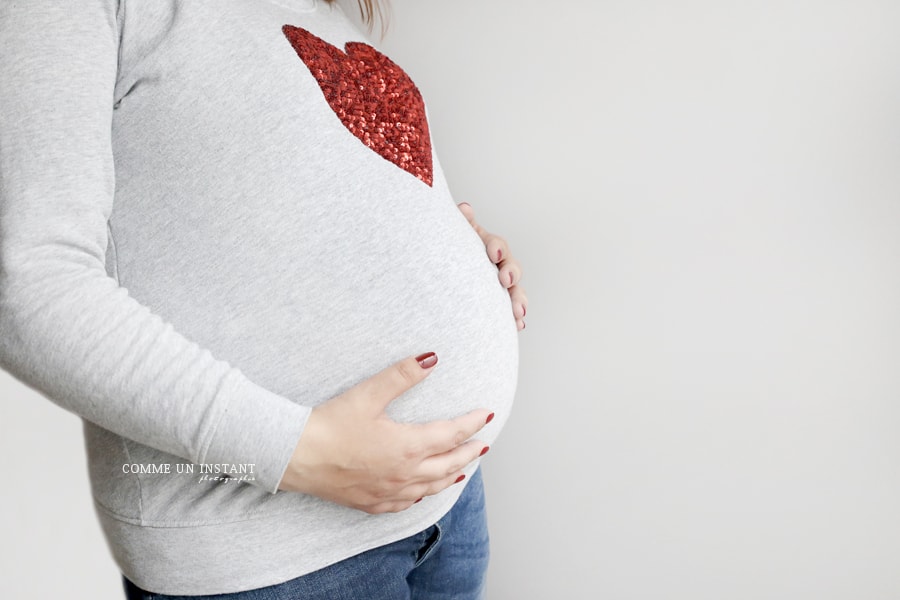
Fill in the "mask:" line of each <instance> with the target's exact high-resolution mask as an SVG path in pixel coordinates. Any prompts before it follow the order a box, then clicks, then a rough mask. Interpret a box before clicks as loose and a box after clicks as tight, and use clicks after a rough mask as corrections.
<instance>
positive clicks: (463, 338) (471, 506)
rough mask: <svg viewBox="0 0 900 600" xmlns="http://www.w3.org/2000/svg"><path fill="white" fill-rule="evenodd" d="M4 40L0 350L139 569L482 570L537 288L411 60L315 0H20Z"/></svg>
mask: <svg viewBox="0 0 900 600" xmlns="http://www.w3.org/2000/svg"><path fill="white" fill-rule="evenodd" d="M364 4H365V5H367V7H368V9H369V11H370V12H371V9H372V6H371V3H369V2H364ZM0 57H2V59H0V327H2V335H0V364H2V366H3V367H4V368H6V369H7V370H8V371H10V372H11V373H12V374H14V375H15V376H16V377H18V378H19V379H20V380H22V381H23V382H25V383H26V384H28V385H30V386H32V387H34V388H36V389H38V390H40V391H41V392H42V393H43V394H45V395H46V396H48V397H49V398H51V399H53V401H54V402H56V403H58V404H59V405H61V406H63V407H64V408H66V409H68V410H70V411H72V412H74V413H76V414H78V415H80V416H81V417H82V418H83V421H84V435H85V441H86V447H87V453H88V464H89V471H90V478H91V486H92V493H93V497H94V500H95V507H96V511H97V515H98V518H99V520H100V523H101V525H102V527H103V531H104V533H105V536H106V539H107V541H108V544H109V547H110V549H111V551H112V554H113V556H114V558H115V560H116V563H117V564H118V566H119V568H120V569H121V570H122V573H123V575H124V584H125V589H126V595H127V597H128V598H145V599H147V598H174V597H182V596H190V597H204V596H211V595H216V596H215V597H216V598H230V599H238V598H241V599H243V598H256V599H263V598H266V599H287V598H298V599H299V598H303V599H306V598H314V599H326V598H327V599H329V600H335V599H344V598H347V599H351V598H352V599H380V598H384V599H400V598H421V599H425V598H428V599H431V598H455V599H467V598H479V597H480V595H481V593H482V592H481V590H482V588H483V578H484V571H485V567H486V561H487V555H488V550H487V532H486V529H485V524H484V506H483V497H482V487H481V478H480V470H479V469H478V463H479V458H480V456H482V455H483V454H484V453H485V452H486V451H487V449H488V447H489V444H490V443H491V442H492V441H493V440H494V439H495V438H496V436H497V434H498V432H499V430H500V428H501V427H502V426H503V424H504V423H505V421H506V419H507V417H508V415H509V411H510V407H511V404H512V401H513V396H514V392H515V384H516V374H517V364H518V363H517V360H518V355H517V340H516V331H517V328H519V329H521V328H522V327H524V322H523V321H522V318H523V317H524V313H525V304H526V299H525V296H524V293H523V292H522V291H521V289H520V288H519V286H518V285H516V284H517V283H518V280H519V278H520V275H521V272H520V269H519V267H518V264H517V263H516V261H515V260H514V259H513V258H512V257H511V256H510V255H509V250H508V248H507V247H506V246H505V244H503V242H502V240H500V239H499V238H496V237H495V236H490V235H489V234H486V233H484V232H483V231H482V230H481V229H480V228H479V227H478V226H477V224H476V223H475V222H474V220H472V215H471V209H470V208H469V207H466V206H461V207H460V208H459V209H458V207H457V205H456V204H455V203H454V201H453V200H452V198H451V196H450V192H449V190H448V187H447V183H446V181H445V179H444V175H443V173H442V172H441V168H440V165H439V163H438V160H437V157H436V155H435V153H434V148H433V146H432V143H431V136H430V132H429V127H428V115H427V111H426V107H425V104H424V102H423V100H422V97H421V95H420V93H419V91H418V89H417V88H416V86H415V84H414V83H413V81H412V80H411V79H410V78H409V76H408V75H407V74H406V73H405V72H404V71H403V70H402V69H401V68H400V67H398V66H397V65H396V64H395V63H393V62H392V61H391V60H390V59H389V58H387V57H386V56H385V55H384V54H382V53H381V52H379V51H378V50H376V49H375V48H374V47H373V46H372V45H371V44H370V43H369V42H367V41H366V40H365V36H364V35H363V34H362V33H361V32H360V31H359V30H358V29H357V28H356V27H355V26H354V25H353V24H352V23H351V21H350V20H348V18H347V17H346V15H345V14H344V12H343V11H342V10H341V9H340V8H339V7H338V6H337V5H335V4H332V3H330V2H327V1H325V0H155V1H153V2H146V1H143V0H81V1H79V2H78V3H74V4H72V3H61V2H57V1H56V0H28V1H27V2H4V3H2V4H0ZM473 143H477V140H473ZM461 211H462V212H461ZM467 217H468V220H467ZM479 236H481V237H479ZM486 248H487V252H485V249H486ZM498 267H499V271H498ZM498 272H499V276H500V280H501V283H498ZM510 299H512V313H511V312H510ZM218 594H223V595H221V596H219V595H218Z"/></svg>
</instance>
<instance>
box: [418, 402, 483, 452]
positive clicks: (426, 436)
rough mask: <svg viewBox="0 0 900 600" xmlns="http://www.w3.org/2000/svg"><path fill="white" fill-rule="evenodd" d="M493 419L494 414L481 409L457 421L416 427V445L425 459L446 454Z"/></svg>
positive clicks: (432, 422) (436, 422)
mask: <svg viewBox="0 0 900 600" xmlns="http://www.w3.org/2000/svg"><path fill="white" fill-rule="evenodd" d="M493 418H494V413H492V412H491V411H489V410H485V409H483V408H479V409H477V410H473V411H472V412H470V413H467V414H465V415H463V416H461V417H457V418H456V419H452V420H447V421H431V422H430V423H423V424H421V425H414V426H413V427H414V434H415V440H416V444H418V446H419V448H420V449H421V452H422V457H423V458H427V457H431V456H434V455H437V454H444V453H445V452H448V451H450V450H453V449H454V448H456V447H458V446H460V445H461V444H463V443H464V442H465V441H466V440H468V439H469V438H471V437H472V436H473V435H475V434H476V433H478V432H479V431H481V429H482V428H483V427H484V426H485V425H487V424H488V423H490V422H491V420H492V419H493Z"/></svg>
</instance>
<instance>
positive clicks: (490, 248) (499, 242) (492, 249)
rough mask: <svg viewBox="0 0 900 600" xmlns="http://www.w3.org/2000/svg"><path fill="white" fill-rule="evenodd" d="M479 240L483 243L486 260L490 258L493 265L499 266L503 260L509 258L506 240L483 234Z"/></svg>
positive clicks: (497, 236) (491, 234)
mask: <svg viewBox="0 0 900 600" xmlns="http://www.w3.org/2000/svg"><path fill="white" fill-rule="evenodd" d="M481 240H482V241H483V242H484V247H485V250H487V255H488V258H490V259H491V262H492V263H494V264H495V265H499V264H500V263H501V262H502V261H503V259H505V258H510V252H509V244H507V243H506V240H505V239H503V238H502V237H500V236H499V235H494V234H493V233H484V234H483V235H482V236H481Z"/></svg>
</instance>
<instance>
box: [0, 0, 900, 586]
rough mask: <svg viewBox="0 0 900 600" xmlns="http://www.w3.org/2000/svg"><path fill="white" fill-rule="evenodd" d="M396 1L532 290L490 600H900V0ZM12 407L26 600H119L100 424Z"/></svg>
mask: <svg viewBox="0 0 900 600" xmlns="http://www.w3.org/2000/svg"><path fill="white" fill-rule="evenodd" d="M393 6H394V11H393V18H392V21H391V30H390V32H389V34H388V36H387V38H386V39H385V40H384V41H383V42H382V44H381V46H382V48H383V49H384V50H385V52H386V53H387V54H388V55H389V56H391V57H392V58H394V59H395V60H396V61H397V62H398V63H400V64H401V65H403V66H404V68H405V69H406V70H407V71H408V72H409V73H410V74H411V75H412V76H413V79H414V80H415V81H416V82H417V83H418V85H419V87H420V88H421V89H422V91H423V93H424V94H425V96H426V99H427V101H428V103H429V110H430V115H431V122H432V126H433V128H434V141H435V144H436V145H437V148H438V150H439V152H440V154H441V157H442V164H443V166H444V169H445V171H446V172H447V175H448V178H449V179H450V181H451V185H452V188H453V190H454V193H455V195H456V197H457V200H459V201H461V200H467V201H469V202H470V203H472V204H473V205H474V206H475V208H476V211H477V214H478V216H479V218H480V220H481V221H482V222H483V223H484V224H485V225H487V226H488V227H489V228H490V229H493V230H495V231H498V232H501V233H503V234H505V235H506V236H507V238H508V239H509V240H510V242H511V243H512V246H513V249H514V251H515V253H516V254H517V255H518V256H519V258H520V259H521V260H522V262H523V263H524V264H525V266H526V269H527V273H526V279H525V284H526V287H527V289H528V292H529V296H530V298H531V306H530V310H529V313H528V328H527V329H526V331H525V332H524V333H523V334H522V336H521V338H520V340H521V353H522V354H521V375H520V382H519V386H520V387H519V394H518V396H517V406H516V409H515V411H514V414H513V418H512V419H511V420H510V422H509V424H508V426H507V428H506V430H505V431H504V433H503V435H502V436H501V438H500V439H499V440H498V443H497V444H496V445H495V446H494V448H493V449H492V451H491V454H490V455H488V456H487V457H486V460H485V475H486V485H487V491H488V495H489V504H490V519H491V531H492V536H493V561H492V567H491V572H490V588H489V592H490V593H489V595H488V598H489V599H490V600H507V599H509V600H532V599H544V598H547V599H554V600H555V599H557V598H565V599H567V600H568V599H581V598H584V599H595V598H596V599H615V600H632V599H635V600H636V599H642V600H643V599H672V600H682V599H683V600H705V599H709V600H721V599H722V598H728V599H729V600H743V599H754V600H756V599H765V600H781V599H784V600H797V599H816V600H831V599H841V600H857V599H866V600H898V599H900V466H898V465H900V442H898V435H897V433H898V432H900V406H898V400H900V268H898V265H900V35H898V33H897V32H898V31H900V4H898V3H897V2H895V1H894V0H852V1H851V0H845V1H837V0H815V1H813V0H757V1H753V2H736V1H733V0H732V1H727V0H725V1H723V0H715V1H714V0H682V1H680V2H668V1H662V0H655V1H650V0H644V1H641V0H560V1H559V2H548V1H542V2H537V1H534V0H518V1H512V0H492V1H487V0H481V1H478V2H476V1H474V0H455V1H453V2H449V1H446V0H444V1H440V2H439V1H438V0H394V1H393ZM0 394H2V398H3V401H2V402H0V456H2V457H3V462H2V464H3V471H2V474H3V477H2V479H0V485H3V486H4V488H5V489H4V490H3V492H2V493H0V530H2V531H3V532H4V536H3V538H2V541H0V552H2V556H0V558H2V560H0V564H2V568H3V572H2V577H0V598H15V599H19V598H23V599H25V598H41V599H43V598H55V597H68V598H91V599H100V598H119V597H120V592H119V580H118V574H117V571H116V569H115V567H114V565H113V563H112V561H111V559H110V558H108V556H107V552H106V549H105V546H104V545H103V541H102V538H101V536H100V531H99V527H98V526H97V524H96V522H95V518H94V515H93V509H92V507H91V503H90V500H89V492H88V489H87V477H86V473H85V464H84V458H83V451H82V446H81V439H80V426H79V421H78V420H77V419H76V418H75V417H74V416H72V415H70V414H68V413H65V412H63V411H61V410H60V409H58V408H56V407H55V406H53V405H52V404H51V403H49V402H48V401H46V400H44V399H42V398H40V396H38V395H37V394H35V393H34V392H32V391H30V390H28V389H26V388H24V387H22V386H21V385H19V384H17V383H16V382H14V381H13V380H12V379H11V378H9V377H8V376H6V375H2V374H0ZM61 498H62V499H64V500H65V502H64V503H61V502H60V499H61ZM51 576H52V577H51ZM36 590H41V591H36ZM64 590H69V591H68V592H67V593H64Z"/></svg>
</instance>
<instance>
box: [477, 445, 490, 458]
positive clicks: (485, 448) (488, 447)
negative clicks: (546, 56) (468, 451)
mask: <svg viewBox="0 0 900 600" xmlns="http://www.w3.org/2000/svg"><path fill="white" fill-rule="evenodd" d="M490 449H491V447H490V446H485V447H484V450H482V451H481V454H479V455H478V456H484V455H485V454H487V452H488V450H490Z"/></svg>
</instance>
